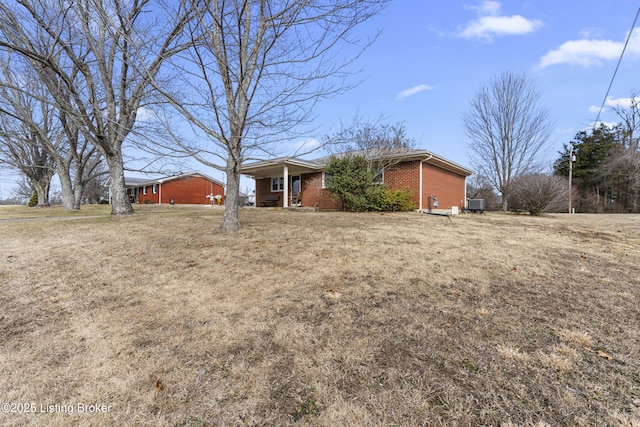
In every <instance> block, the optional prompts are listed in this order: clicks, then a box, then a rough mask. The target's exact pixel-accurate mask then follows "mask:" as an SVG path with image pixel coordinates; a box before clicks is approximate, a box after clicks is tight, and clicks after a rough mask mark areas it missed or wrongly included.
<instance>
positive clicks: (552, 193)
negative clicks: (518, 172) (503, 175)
mask: <svg viewBox="0 0 640 427" xmlns="http://www.w3.org/2000/svg"><path fill="white" fill-rule="evenodd" d="M568 197H569V190H568V184H567V182H566V180H565V179H564V178H562V177H560V176H557V175H545V174H541V173H536V174H529V175H522V176H520V177H518V178H516V179H515V180H514V181H513V182H512V183H511V191H510V192H509V197H508V198H507V204H508V206H509V210H511V211H512V212H529V213H530V214H531V215H534V216H538V215H542V214H544V213H547V212H559V211H561V210H563V209H564V208H565V207H566V205H567V203H568Z"/></svg>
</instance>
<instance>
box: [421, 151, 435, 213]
mask: <svg viewBox="0 0 640 427" xmlns="http://www.w3.org/2000/svg"><path fill="white" fill-rule="evenodd" d="M432 158H433V154H429V157H428V158H426V159H422V160H420V209H418V210H419V211H420V212H422V163H424V162H428V161H429V160H431V159H432Z"/></svg>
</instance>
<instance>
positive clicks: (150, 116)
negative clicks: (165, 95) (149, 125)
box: [136, 107, 158, 122]
mask: <svg viewBox="0 0 640 427" xmlns="http://www.w3.org/2000/svg"><path fill="white" fill-rule="evenodd" d="M157 119H158V114H157V113H156V112H155V111H153V110H150V109H149V108H145V107H140V108H138V111H137V112H136V120H138V121H141V122H150V121H153V120H157Z"/></svg>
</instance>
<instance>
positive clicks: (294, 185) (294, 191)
mask: <svg viewBox="0 0 640 427" xmlns="http://www.w3.org/2000/svg"><path fill="white" fill-rule="evenodd" d="M301 183H302V181H301V180H300V175H292V176H291V186H290V187H289V188H291V198H290V199H289V201H290V202H291V203H289V205H290V206H293V205H297V204H298V203H299V200H298V199H299V196H300V185H301Z"/></svg>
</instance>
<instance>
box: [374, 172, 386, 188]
mask: <svg viewBox="0 0 640 427" xmlns="http://www.w3.org/2000/svg"><path fill="white" fill-rule="evenodd" d="M373 173H374V174H375V176H374V178H373V183H374V184H377V185H382V184H384V169H380V170H374V171H373Z"/></svg>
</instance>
